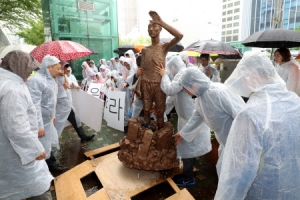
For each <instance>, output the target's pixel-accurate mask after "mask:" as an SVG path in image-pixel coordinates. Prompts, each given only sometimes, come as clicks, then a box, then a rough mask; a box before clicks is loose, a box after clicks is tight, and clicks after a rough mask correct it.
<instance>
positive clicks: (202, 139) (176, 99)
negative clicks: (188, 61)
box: [160, 56, 211, 158]
mask: <svg viewBox="0 0 300 200" xmlns="http://www.w3.org/2000/svg"><path fill="white" fill-rule="evenodd" d="M166 69H167V71H169V76H170V75H171V77H174V79H173V80H172V82H171V81H170V79H169V77H168V75H165V76H163V77H162V80H161V84H160V85H161V89H162V91H163V92H164V93H166V95H168V96H169V97H168V99H167V103H166V106H167V108H166V110H168V109H169V108H168V106H171V107H172V106H173V105H174V106H175V109H176V112H177V115H178V132H180V130H181V129H182V128H183V127H184V125H185V124H186V123H187V122H188V120H189V119H190V118H191V117H192V114H193V111H194V108H195V106H194V102H193V99H192V98H191V97H190V96H189V95H188V94H187V93H186V92H185V91H184V89H183V87H182V86H181V85H180V83H179V82H178V80H180V79H181V77H182V74H183V73H184V71H185V69H186V66H185V64H184V62H183V61H182V60H181V58H180V57H179V56H174V57H172V59H171V60H170V61H169V62H168V63H167V66H166ZM200 73H201V72H200ZM168 100H170V102H168ZM194 131H195V132H196V134H195V136H194V138H193V139H192V140H190V141H185V140H182V141H181V143H180V144H179V145H178V146H177V156H178V157H181V158H194V157H196V156H201V155H204V154H206V153H208V152H209V151H210V150H211V143H210V130H209V128H208V126H207V125H206V124H205V123H202V125H199V126H197V127H195V130H194Z"/></svg>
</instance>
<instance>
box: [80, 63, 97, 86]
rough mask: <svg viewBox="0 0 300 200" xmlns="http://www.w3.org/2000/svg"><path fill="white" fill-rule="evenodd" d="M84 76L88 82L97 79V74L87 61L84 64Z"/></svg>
mask: <svg viewBox="0 0 300 200" xmlns="http://www.w3.org/2000/svg"><path fill="white" fill-rule="evenodd" d="M84 66H86V67H84ZM82 76H83V78H84V79H86V80H87V81H88V82H90V81H92V80H95V78H96V73H95V72H94V70H93V69H92V68H91V67H90V66H89V65H88V64H87V62H85V61H84V62H83V63H82Z"/></svg>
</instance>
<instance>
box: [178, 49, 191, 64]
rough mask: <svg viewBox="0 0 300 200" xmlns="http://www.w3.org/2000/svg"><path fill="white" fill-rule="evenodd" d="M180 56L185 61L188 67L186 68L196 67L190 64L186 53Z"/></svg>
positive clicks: (183, 52)
mask: <svg viewBox="0 0 300 200" xmlns="http://www.w3.org/2000/svg"><path fill="white" fill-rule="evenodd" d="M179 56H180V58H181V59H182V60H183V61H184V63H185V65H186V68H188V67H194V65H193V64H191V63H190V61H189V56H188V55H187V53H186V51H182V52H180V53H179Z"/></svg>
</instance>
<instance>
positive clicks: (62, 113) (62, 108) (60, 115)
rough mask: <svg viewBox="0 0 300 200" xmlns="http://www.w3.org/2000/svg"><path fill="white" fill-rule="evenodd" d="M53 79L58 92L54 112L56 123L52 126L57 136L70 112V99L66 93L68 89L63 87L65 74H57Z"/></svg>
mask: <svg viewBox="0 0 300 200" xmlns="http://www.w3.org/2000/svg"><path fill="white" fill-rule="evenodd" d="M55 80H56V83H57V85H58V94H57V103H56V114H55V118H56V124H55V125H54V126H55V128H56V130H57V135H58V137H59V136H60V135H61V133H62V131H63V130H64V127H65V122H66V121H67V119H68V116H69V114H70V112H71V106H72V99H70V97H69V96H70V95H71V94H68V93H69V92H70V91H67V90H69V89H65V88H64V83H65V76H64V75H63V76H61V75H58V76H57V77H56V78H55Z"/></svg>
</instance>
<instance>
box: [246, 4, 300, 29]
mask: <svg viewBox="0 0 300 200" xmlns="http://www.w3.org/2000/svg"><path fill="white" fill-rule="evenodd" d="M275 1H276V0H252V8H251V29H250V34H253V33H255V32H258V31H263V30H268V29H271V28H272V25H273V22H274V21H273V18H274V17H273V16H274V12H275V10H274V4H275ZM282 11H283V14H282V16H283V27H282V28H283V29H295V28H297V27H299V26H300V1H299V0H298V1H297V0H283V10H282Z"/></svg>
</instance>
